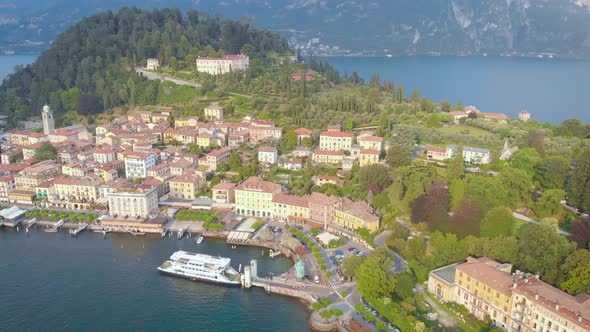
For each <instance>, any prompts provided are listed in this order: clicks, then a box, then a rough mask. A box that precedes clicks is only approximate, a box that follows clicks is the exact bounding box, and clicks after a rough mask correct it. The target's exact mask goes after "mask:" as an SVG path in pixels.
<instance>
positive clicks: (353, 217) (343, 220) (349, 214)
mask: <svg viewBox="0 0 590 332" xmlns="http://www.w3.org/2000/svg"><path fill="white" fill-rule="evenodd" d="M334 222H335V223H336V224H339V225H341V226H344V227H345V228H348V229H350V230H355V229H357V228H366V229H368V230H370V231H372V232H373V231H376V230H379V217H378V216H376V215H374V214H373V208H371V206H370V205H369V204H367V203H366V202H353V201H351V200H350V199H348V198H344V199H342V205H341V206H339V207H337V208H336V209H335V210H334Z"/></svg>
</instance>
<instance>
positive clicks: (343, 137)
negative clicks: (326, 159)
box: [319, 130, 354, 151]
mask: <svg viewBox="0 0 590 332" xmlns="http://www.w3.org/2000/svg"><path fill="white" fill-rule="evenodd" d="M353 137H354V135H353V134H351V133H346V132H343V131H336V130H328V131H324V132H323V133H321V134H320V146H319V149H320V150H325V151H342V150H348V151H350V148H351V147H352V139H353Z"/></svg>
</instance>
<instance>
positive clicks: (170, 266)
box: [158, 250, 240, 286]
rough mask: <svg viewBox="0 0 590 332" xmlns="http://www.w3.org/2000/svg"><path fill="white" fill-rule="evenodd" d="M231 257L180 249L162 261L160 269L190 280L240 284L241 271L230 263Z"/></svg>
mask: <svg viewBox="0 0 590 332" xmlns="http://www.w3.org/2000/svg"><path fill="white" fill-rule="evenodd" d="M230 262H231V259H229V258H225V257H214V256H209V255H204V254H197V253H192V252H188V251H182V250H179V251H177V252H175V253H174V254H172V256H170V259H169V260H167V261H165V262H164V263H162V265H160V267H158V270H159V271H160V272H162V273H166V274H171V275H174V276H178V277H183V278H187V279H190V280H199V281H205V282H212V283H218V284H224V285H235V286H239V285H240V273H238V271H236V270H234V269H233V268H232V267H231V266H230V265H229V263H230Z"/></svg>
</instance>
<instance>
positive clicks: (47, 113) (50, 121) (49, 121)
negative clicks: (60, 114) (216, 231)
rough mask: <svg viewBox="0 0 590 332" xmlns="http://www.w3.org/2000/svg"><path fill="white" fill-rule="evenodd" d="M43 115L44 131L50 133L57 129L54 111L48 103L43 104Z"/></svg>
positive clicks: (46, 133)
mask: <svg viewBox="0 0 590 332" xmlns="http://www.w3.org/2000/svg"><path fill="white" fill-rule="evenodd" d="M41 117H42V119H43V133H44V134H45V135H49V134H51V133H52V132H54V131H55V119H54V118H53V112H52V111H51V109H50V108H49V106H48V105H45V106H43V111H42V112H41Z"/></svg>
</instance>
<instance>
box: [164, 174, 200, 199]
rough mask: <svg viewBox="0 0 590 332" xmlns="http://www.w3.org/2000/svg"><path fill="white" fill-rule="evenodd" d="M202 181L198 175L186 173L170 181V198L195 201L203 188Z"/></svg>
mask: <svg viewBox="0 0 590 332" xmlns="http://www.w3.org/2000/svg"><path fill="white" fill-rule="evenodd" d="M203 183H204V179H203V177H201V175H199V174H195V173H187V174H183V175H177V176H175V177H173V178H172V179H170V181H169V184H170V198H175V199H190V200H192V199H195V198H196V197H197V194H198V193H199V190H201V187H202V186H203Z"/></svg>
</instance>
